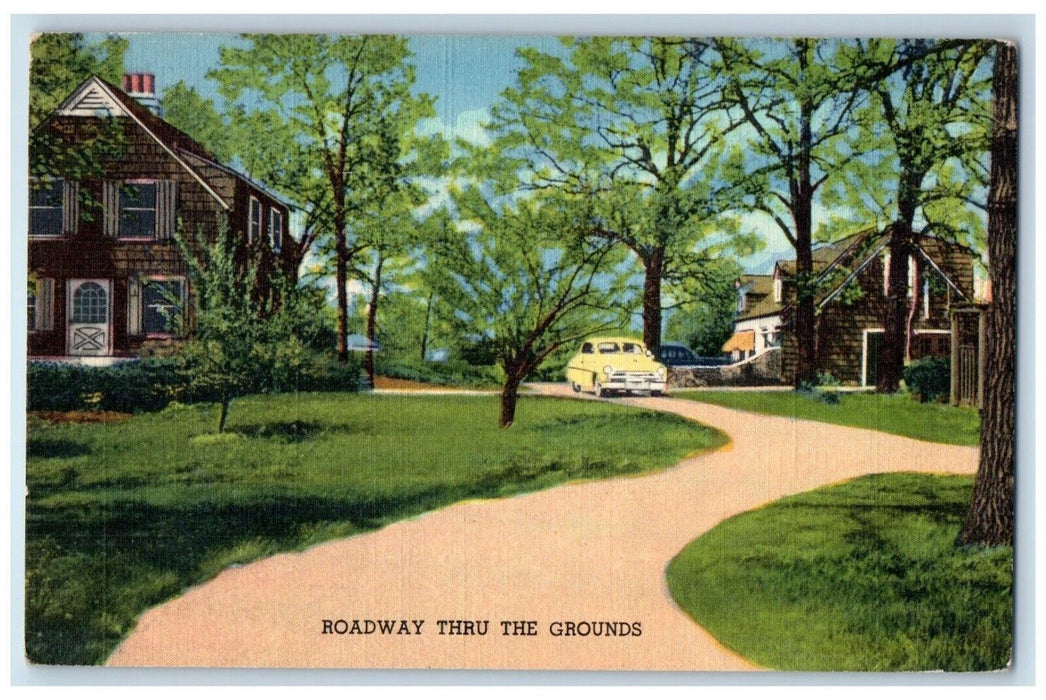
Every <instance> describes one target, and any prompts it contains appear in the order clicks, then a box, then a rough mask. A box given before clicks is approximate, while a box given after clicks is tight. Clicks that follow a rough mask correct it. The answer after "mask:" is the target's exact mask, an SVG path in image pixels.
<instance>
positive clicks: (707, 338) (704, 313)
mask: <svg viewBox="0 0 1046 700" xmlns="http://www.w3.org/2000/svg"><path fill="white" fill-rule="evenodd" d="M739 274H740V270H739V269H738V266H737V264H736V263H735V262H733V261H732V260H722V261H715V262H712V263H710V264H709V265H708V270H707V274H706V279H705V281H704V284H703V285H702V286H703V293H702V294H700V295H699V296H698V297H697V298H696V299H695V300H694V301H692V302H690V303H685V304H680V305H679V308H678V309H677V310H675V311H674V312H673V313H671V315H669V317H668V323H667V324H666V331H665V334H666V338H665V339H666V340H676V341H681V342H682V343H684V344H685V345H687V346H689V347H690V348H691V349H693V351H694V352H695V353H697V354H698V355H699V356H701V357H716V356H718V355H722V354H723V344H724V343H725V342H726V341H727V340H728V339H729V338H730V336H731V335H732V334H733V332H734V318H735V316H736V314H737V288H736V287H735V282H736V280H737V278H738V276H739Z"/></svg>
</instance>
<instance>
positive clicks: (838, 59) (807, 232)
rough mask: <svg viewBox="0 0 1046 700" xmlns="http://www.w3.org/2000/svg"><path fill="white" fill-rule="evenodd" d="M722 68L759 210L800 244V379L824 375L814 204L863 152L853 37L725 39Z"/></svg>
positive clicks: (797, 308) (800, 381) (719, 42)
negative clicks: (856, 118) (858, 141)
mask: <svg viewBox="0 0 1046 700" xmlns="http://www.w3.org/2000/svg"><path fill="white" fill-rule="evenodd" d="M715 45H716V48H717V50H718V52H719V54H720V63H719V65H718V69H719V70H720V71H721V73H722V74H723V75H724V76H725V78H726V80H727V81H728V83H729V88H728V96H729V99H730V101H731V103H732V104H733V108H734V109H735V110H736V111H737V112H739V114H740V115H741V117H742V118H743V119H744V120H745V122H746V123H747V125H748V127H749V134H750V136H751V141H750V142H749V152H748V157H749V164H748V166H749V172H748V177H749V178H751V179H752V181H753V183H755V184H757V185H759V186H761V187H762V193H761V196H760V198H759V200H758V203H757V205H756V208H757V209H758V210H760V211H762V212H763V213H765V214H766V215H767V216H769V217H770V218H771V219H772V220H773V221H774V223H775V224H776V225H777V227H778V228H779V229H780V231H781V233H783V234H784V236H785V238H786V239H787V240H788V242H789V243H790V244H791V245H792V247H793V248H794V249H795V255H796V270H795V284H796V303H795V311H794V318H793V324H792V330H793V332H794V335H795V337H796V341H797V343H798V366H797V368H796V383H797V385H799V384H803V383H813V382H814V381H815V380H816V377H817V366H816V353H815V337H814V330H815V326H814V318H815V309H814V299H815V296H816V293H817V285H816V277H815V275H814V271H813V232H814V220H813V219H814V203H815V200H816V199H817V197H818V191H819V190H820V189H821V187H822V186H823V185H824V184H825V183H826V182H827V181H828V180H829V179H830V178H831V177H833V175H835V174H837V173H839V172H841V171H843V170H845V169H846V168H847V167H849V165H850V164H851V163H852V162H853V160H854V159H855V157H856V150H855V147H854V144H852V143H850V142H848V139H847V136H848V135H852V133H851V130H852V126H853V121H852V118H853V109H854V107H855V105H856V104H857V103H858V102H859V100H860V99H861V97H862V92H861V91H860V90H859V86H860V82H859V81H858V80H857V75H856V73H855V71H854V67H855V65H856V64H857V61H858V59H859V53H858V52H857V51H855V48H856V47H855V44H854V42H852V41H849V40H834V39H833V40H819V39H810V38H797V39H791V40H787V41H776V42H770V41H768V40H765V39H731V38H726V39H720V40H716V42H715Z"/></svg>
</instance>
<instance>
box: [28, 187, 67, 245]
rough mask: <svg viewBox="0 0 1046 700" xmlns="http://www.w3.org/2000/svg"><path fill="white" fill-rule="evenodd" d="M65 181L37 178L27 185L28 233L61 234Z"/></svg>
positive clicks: (38, 234)
mask: <svg viewBox="0 0 1046 700" xmlns="http://www.w3.org/2000/svg"><path fill="white" fill-rule="evenodd" d="M64 195H65V182H64V181H62V180H38V181H36V182H32V183H30V185H29V235H30V236H61V235H62V212H63V208H62V207H63V203H64Z"/></svg>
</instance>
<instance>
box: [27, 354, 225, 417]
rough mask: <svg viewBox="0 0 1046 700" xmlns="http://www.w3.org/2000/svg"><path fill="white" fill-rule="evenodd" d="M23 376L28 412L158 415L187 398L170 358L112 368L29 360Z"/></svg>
mask: <svg viewBox="0 0 1046 700" xmlns="http://www.w3.org/2000/svg"><path fill="white" fill-rule="evenodd" d="M26 374H27V377H26V379H27V386H26V390H27V396H26V399H27V408H28V410H30V411H81V410H85V409H94V410H101V411H120V412H123V413H138V412H141V411H158V410H160V409H162V408H164V407H165V406H166V405H167V404H168V403H169V402H170V401H171V400H172V399H173V398H176V397H177V398H179V399H180V400H186V397H185V396H184V394H183V391H182V385H183V378H182V376H181V375H180V374H179V372H178V364H177V362H176V361H174V360H172V359H152V360H143V361H141V362H127V363H123V364H119V365H114V366H112V367H84V366H80V365H70V364H64V363H61V364H58V363H47V362H31V363H30V364H29V366H28V368H27V370H26ZM211 398H212V400H213V397H211Z"/></svg>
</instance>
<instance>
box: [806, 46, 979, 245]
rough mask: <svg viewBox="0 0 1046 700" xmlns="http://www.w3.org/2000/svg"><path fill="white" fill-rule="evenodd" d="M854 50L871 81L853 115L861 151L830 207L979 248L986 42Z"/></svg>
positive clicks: (846, 173) (873, 47) (870, 47)
mask: <svg viewBox="0 0 1046 700" xmlns="http://www.w3.org/2000/svg"><path fill="white" fill-rule="evenodd" d="M858 48H859V50H860V58H859V65H860V66H862V69H863V71H864V72H865V73H867V74H868V75H870V76H872V78H873V79H872V80H871V81H870V82H869V81H868V80H865V81H864V85H863V87H864V88H865V89H866V90H867V92H868V95H869V97H870V99H869V100H868V101H867V102H866V103H865V104H864V105H863V106H862V108H861V109H859V110H858V111H857V113H856V117H857V127H858V129H859V130H860V134H861V140H862V141H863V142H864V144H865V148H864V150H865V154H864V155H863V157H861V158H859V159H857V160H855V161H854V162H853V163H852V164H851V165H850V167H848V168H847V170H846V171H845V172H844V173H841V175H843V176H844V177H843V178H841V179H839V180H837V181H836V182H835V185H836V187H834V188H833V192H832V197H831V199H826V204H829V205H831V206H833V207H837V208H838V209H839V210H840V211H845V212H847V213H848V214H849V216H850V217H857V218H859V219H861V220H862V221H863V222H865V223H867V222H869V221H877V222H879V223H880V224H886V223H890V222H901V223H903V224H904V226H905V227H906V228H907V229H914V230H917V231H922V232H924V233H933V234H935V235H938V236H941V237H943V238H945V239H949V240H957V241H959V242H962V243H964V244H966V245H968V246H971V247H973V248H974V249H975V250H982V249H983V242H984V209H983V208H984V203H985V197H986V192H985V185H986V179H987V157H988V141H989V135H990V125H991V113H990V102H991V86H990V70H989V65H988V64H989V63H990V60H989V59H990V49H991V44H990V42H979V41H933V40H925V39H915V40H912V39H870V40H863V41H859V42H858Z"/></svg>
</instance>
